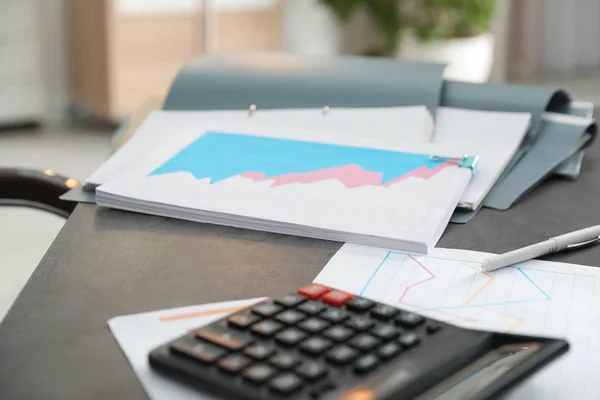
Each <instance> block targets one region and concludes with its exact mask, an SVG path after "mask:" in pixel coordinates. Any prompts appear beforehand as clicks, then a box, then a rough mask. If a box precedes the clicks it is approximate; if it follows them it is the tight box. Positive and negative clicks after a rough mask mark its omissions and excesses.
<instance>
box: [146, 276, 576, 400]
mask: <svg viewBox="0 0 600 400" xmlns="http://www.w3.org/2000/svg"><path fill="white" fill-rule="evenodd" d="M568 347H569V345H568V343H567V342H566V341H564V340H560V339H552V338H543V337H533V336H523V335H514V334H502V333H493V332H487V331H482V330H472V329H464V328H460V327H457V326H453V325H449V324H446V323H442V322H440V321H437V320H434V319H431V318H425V317H423V316H421V315H419V314H416V313H413V312H409V311H406V310H402V309H401V308H397V307H392V306H390V305H386V304H382V303H378V302H375V301H372V300H369V299H366V298H362V297H357V296H353V295H352V294H350V293H347V292H344V291H341V290H335V289H332V288H329V287H326V286H324V285H320V284H316V283H313V284H310V285H308V286H305V287H302V288H300V289H298V291H297V292H296V293H293V294H289V295H287V296H284V297H281V298H277V299H268V300H266V301H263V302H261V303H258V304H256V305H253V306H251V307H248V308H246V309H243V310H241V311H238V312H236V313H234V314H232V315H230V316H228V317H226V318H223V319H221V320H218V321H216V322H214V323H212V324H210V325H208V326H204V327H201V328H198V329H197V330H194V331H191V332H189V333H188V334H186V335H183V336H181V337H179V338H177V339H175V340H173V341H171V342H169V343H166V344H165V345H163V346H161V347H159V348H157V349H154V350H153V351H152V352H151V353H150V355H149V361H150V366H151V368H152V369H154V370H155V371H158V372H159V373H162V374H165V375H166V376H169V377H172V378H173V379H177V380H180V381H181V382H182V384H188V385H193V386H195V387H196V388H197V389H198V390H199V391H202V392H204V393H206V394H212V395H213V396H214V395H216V396H218V397H220V398H223V399H248V400H267V399H273V400H275V399H315V400H316V399H339V400H375V399H418V400H432V399H440V400H441V399H456V400H464V399H490V398H497V397H499V396H501V395H503V394H505V393H506V392H507V391H508V390H509V389H511V388H512V387H514V386H515V385H516V384H518V383H519V382H522V381H523V380H524V379H526V378H528V377H529V376H531V375H532V374H533V373H534V372H536V371H537V370H539V369H540V368H542V367H544V366H545V365H547V364H548V363H550V362H551V361H553V360H554V359H556V358H557V357H558V356H560V355H561V354H563V353H565V352H566V351H567V350H568Z"/></svg>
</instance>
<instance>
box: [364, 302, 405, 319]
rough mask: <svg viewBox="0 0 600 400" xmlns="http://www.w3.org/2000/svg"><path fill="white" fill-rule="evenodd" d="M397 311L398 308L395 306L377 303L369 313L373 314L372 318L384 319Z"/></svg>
mask: <svg viewBox="0 0 600 400" xmlns="http://www.w3.org/2000/svg"><path fill="white" fill-rule="evenodd" d="M398 312H399V310H398V309H397V308H395V307H392V306H388V305H385V304H379V305H377V306H375V308H373V310H371V315H372V316H373V318H377V319H380V320H383V321H385V320H388V319H390V318H392V317H393V316H395V315H396V314H398Z"/></svg>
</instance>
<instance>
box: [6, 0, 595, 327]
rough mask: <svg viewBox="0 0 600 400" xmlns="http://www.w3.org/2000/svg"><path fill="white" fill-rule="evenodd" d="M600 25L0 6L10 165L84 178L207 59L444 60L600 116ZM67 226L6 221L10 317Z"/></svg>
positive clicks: (573, 18) (217, 3)
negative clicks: (267, 54)
mask: <svg viewBox="0 0 600 400" xmlns="http://www.w3.org/2000/svg"><path fill="white" fill-rule="evenodd" d="M599 20H600V1H598V0H569V1H565V0H0V166H13V167H14V166H22V167H33V168H40V169H50V170H52V171H60V172H62V173H64V174H67V175H69V176H72V177H74V178H76V179H79V180H83V179H85V177H86V176H87V175H89V174H90V173H91V172H92V171H93V170H94V169H95V168H96V167H97V166H98V165H99V164H100V163H101V162H102V161H103V160H104V159H105V158H106V157H107V155H108V152H109V146H110V140H111V137H112V135H113V133H114V132H115V129H116V128H117V126H118V124H119V123H120V122H122V121H123V120H124V119H126V118H127V117H128V116H129V115H131V114H132V113H133V112H134V111H135V110H136V109H138V108H139V107H140V106H142V104H144V103H145V102H147V101H148V100H149V99H153V98H154V99H156V98H160V97H162V96H164V95H165V94H166V92H167V90H168V87H169V85H170V82H171V80H172V79H173V77H174V76H175V74H176V72H177V70H178V69H179V68H180V67H181V65H182V64H183V63H185V62H186V61H188V60H189V59H190V58H192V57H195V56H198V55H201V54H203V53H207V52H219V51H241V52H256V51H282V52H292V53H298V54H312V55H323V56H335V55H336V54H364V55H368V56H371V57H389V58H395V59H401V60H425V61H443V62H448V63H449V68H448V69H447V71H446V76H447V78H449V79H459V80H466V81H472V82H481V81H487V80H490V81H496V82H519V83H531V84H542V85H550V86H559V87H563V88H565V89H567V90H569V91H570V92H571V93H572V94H573V96H574V97H575V98H577V99H580V100H588V101H592V102H594V103H595V104H600V24H598V21H599ZM63 223H64V221H63V220H61V219H59V218H57V217H53V216H50V215H46V214H41V213H38V212H35V211H30V210H15V209H11V208H2V209H0V318H1V317H2V315H3V313H4V311H5V310H6V309H7V308H8V306H9V305H10V303H11V301H12V299H13V298H14V296H16V294H17V293H18V292H19V290H20V289H21V287H22V285H23V284H24V283H25V281H26V280H27V279H28V277H29V275H30V274H31V271H32V270H33V268H34V267H35V265H36V264H37V262H38V261H39V259H40V258H41V257H42V255H43V253H44V252H45V250H46V249H47V247H48V245H49V244H50V243H51V242H52V239H53V238H54V236H55V235H56V233H57V232H58V230H59V229H60V228H61V227H62V225H63ZM82 267H84V266H82Z"/></svg>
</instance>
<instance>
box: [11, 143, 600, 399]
mask: <svg viewBox="0 0 600 400" xmlns="http://www.w3.org/2000/svg"><path fill="white" fill-rule="evenodd" d="M598 199H600V146H598V145H595V146H593V147H592V148H591V149H589V150H588V151H587V154H586V157H585V160H584V164H583V168H582V173H581V176H580V178H579V179H578V180H577V181H568V180H557V179H551V180H549V181H547V182H545V183H544V184H543V185H542V186H541V187H539V188H537V189H536V190H535V191H534V192H532V193H531V194H530V195H528V196H527V197H526V198H525V199H523V200H522V201H521V202H519V203H518V204H517V205H516V206H514V207H513V208H512V209H511V210H509V211H505V212H497V211H493V210H487V209H486V210H483V211H482V212H481V213H480V214H479V215H477V216H476V217H475V218H474V219H473V220H471V221H470V222H469V223H468V224H466V225H450V226H449V228H448V229H447V231H446V232H445V234H444V236H443V238H442V240H441V241H440V242H439V247H453V248H460V249H472V250H480V251H490V252H503V251H507V250H509V249H512V248H515V247H518V246H523V245H526V244H529V243H532V242H536V241H540V240H543V239H546V238H547V237H549V236H552V235H556V234H560V233H563V232H566V231H570V230H575V229H579V228H583V227H586V226H589V225H594V224H598V223H600V221H599V219H600V215H599V211H598ZM339 247H340V244H339V243H333V242H325V241H319V240H312V239H305V238H296V237H289V236H283V235H274V234H267V233H261V232H253V231H246V230H242V229H231V228H225V227H219V226H211V225H202V224H196V223H191V222H185V221H177V220H170V219H166V218H158V217H151V216H145V215H137V214H133V213H127V212H119V211H113V210H103V209H98V210H97V209H96V208H95V207H94V206H91V205H79V206H77V208H76V210H75V212H74V213H73V215H72V216H71V217H70V218H69V220H68V222H67V223H66V225H65V227H64V228H63V230H62V231H61V232H60V234H59V235H58V237H57V238H56V240H55V241H54V243H53V244H52V246H51V247H50V249H49V250H48V252H47V253H46V255H45V256H44V258H43V260H42V261H41V262H40V264H39V265H38V267H37V269H36V270H35V272H34V274H33V276H32V277H31V279H30V280H29V282H28V283H27V285H26V286H25V288H24V289H23V291H22V292H21V294H20V295H19V297H18V299H17V300H16V302H15V304H14V306H13V307H12V308H11V310H10V311H9V313H8V315H7V316H6V318H5V320H4V321H3V322H2V325H0V399H3V400H7V399H40V398H41V399H80V398H86V399H91V398H94V399H138V398H145V394H144V392H143V390H142V387H141V385H140V384H139V382H138V380H137V379H136V377H135V375H134V373H133V371H132V369H131V367H130V366H129V364H128V363H127V361H126V359H125V357H124V356H123V354H122V353H121V350H120V349H119V347H118V345H117V343H116V342H115V340H114V339H113V337H112V335H111V333H110V331H109V329H108V327H107V325H106V321H107V320H108V319H109V318H111V317H114V316H117V315H123V314H132V313H139V312H145V311H151V310H157V309H163V308H170V307H179V306H185V305H192V304H201V303H208V302H214V301H223V300H231V299H244V298H249V297H255V296H264V295H277V294H283V293H286V292H288V291H290V290H294V289H295V288H296V287H298V286H300V285H302V284H305V283H307V282H310V281H311V280H312V279H313V278H314V277H315V276H316V274H317V273H318V271H319V270H320V269H321V268H322V267H323V265H325V263H326V262H327V261H328V260H329V258H330V257H331V256H332V255H333V254H334V253H335V251H336V250H337V249H338V248H339ZM552 259H554V260H561V261H567V262H573V263H579V264H586V265H595V266H600V246H595V247H591V248H588V249H585V250H581V251H577V252H572V253H570V254H567V253H564V254H559V255H555V256H554V257H552Z"/></svg>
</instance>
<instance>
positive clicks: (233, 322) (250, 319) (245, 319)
mask: <svg viewBox="0 0 600 400" xmlns="http://www.w3.org/2000/svg"><path fill="white" fill-rule="evenodd" d="M258 321H260V317H259V316H257V315H255V314H252V313H249V312H243V313H240V314H234V315H232V316H230V317H229V318H227V323H228V324H229V326H231V327H233V328H240V329H245V328H247V327H249V326H250V325H252V324H254V323H256V322H258Z"/></svg>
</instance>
